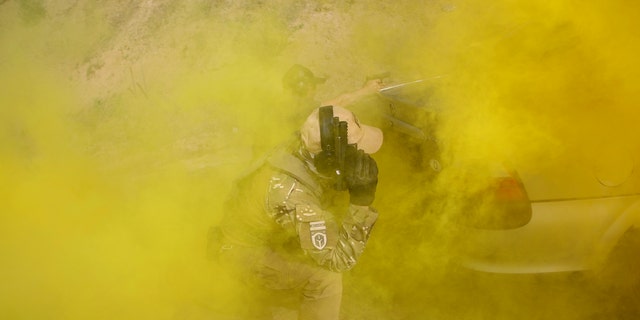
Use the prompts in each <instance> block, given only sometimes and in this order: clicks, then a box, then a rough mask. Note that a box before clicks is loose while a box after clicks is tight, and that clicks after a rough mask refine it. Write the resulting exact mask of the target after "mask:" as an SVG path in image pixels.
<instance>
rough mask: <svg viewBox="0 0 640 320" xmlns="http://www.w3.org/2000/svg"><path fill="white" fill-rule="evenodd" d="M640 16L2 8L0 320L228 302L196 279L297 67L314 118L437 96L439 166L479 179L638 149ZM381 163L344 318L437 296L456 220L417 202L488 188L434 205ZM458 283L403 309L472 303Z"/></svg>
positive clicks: (379, 8) (550, 10)
mask: <svg viewBox="0 0 640 320" xmlns="http://www.w3.org/2000/svg"><path fill="white" fill-rule="evenodd" d="M638 6H639V5H638V4H635V3H632V2H628V1H610V2H603V3H602V4H594V3H582V2H577V1H556V2H549V1H528V2H526V3H525V2H522V1H507V0H501V1H491V2H487V1H473V0H468V1H458V2H456V1H428V2H422V1H408V0H407V1H395V2H388V1H387V2H385V1H348V2H345V3H343V2H340V1H309V2H299V1H293V0H279V1H273V2H270V3H268V4H267V3H259V2H255V3H254V2H252V1H228V2H209V1H193V2H189V3H181V2H174V1H145V2H140V3H135V4H132V3H125V2H122V1H116V2H109V3H98V2H79V1H62V2H56V1H37V0H21V1H17V0H15V1H3V2H0V57H1V58H0V87H1V88H2V91H3V93H2V97H1V98H0V99H1V101H0V165H1V166H0V179H1V181H2V183H1V186H0V318H3V319H21V318H26V319H38V318H48V319H101V318H103V319H114V318H117V319H170V318H172V317H173V316H174V314H176V312H177V313H178V314H180V312H183V311H184V309H185V306H187V307H186V309H188V310H187V311H184V312H186V314H190V315H193V314H194V313H196V314H197V313H198V312H204V313H205V314H206V312H205V311H201V308H200V307H194V308H193V309H194V310H191V309H190V308H189V307H188V306H193V305H196V306H205V307H203V308H204V309H205V310H207V308H208V307H209V306H210V305H211V304H215V303H213V302H222V303H218V304H227V305H232V303H233V301H235V300H234V299H233V294H234V292H235V290H236V289H238V288H237V284H235V283H233V282H232V281H231V280H229V279H227V278H223V277H220V276H219V275H221V274H223V273H222V272H221V271H224V270H218V269H216V267H214V266H212V265H211V264H210V262H208V261H207V260H206V258H205V246H206V239H205V238H206V232H207V228H208V227H209V226H210V225H212V224H215V223H216V222H217V221H218V220H219V219H220V215H221V208H222V205H221V204H222V201H223V199H224V197H225V196H226V193H227V191H228V187H229V185H230V183H231V181H232V179H233V178H234V177H236V176H237V175H239V174H240V173H241V172H243V170H244V169H245V168H246V167H247V166H248V165H249V163H250V162H251V160H253V159H255V158H257V157H259V155H260V153H261V152H263V151H265V150H267V149H268V148H269V147H271V146H273V145H274V144H275V143H277V142H278V141H280V140H281V139H283V138H286V137H287V136H288V134H289V132H290V131H292V130H293V129H294V128H295V127H296V124H295V123H292V122H287V121H283V120H282V114H287V112H290V110H289V109H290V108H289V107H290V103H291V99H290V98H289V97H287V96H286V93H285V92H283V90H282V88H281V83H280V80H281V77H282V75H283V74H284V72H285V71H286V70H287V68H288V67H289V66H291V65H292V64H294V63H301V64H304V65H306V66H308V67H309V68H311V69H312V70H313V71H314V72H316V73H317V74H318V75H319V76H326V77H327V78H328V79H327V83H326V84H324V85H322V86H321V87H319V88H318V95H317V100H318V101H320V100H323V99H328V98H331V97H333V96H335V95H337V94H339V93H342V92H345V91H350V90H354V89H356V88H358V87H359V86H361V85H362V83H363V81H364V79H365V76H366V75H368V74H373V73H378V72H381V71H389V72H391V75H392V80H394V81H398V82H400V81H411V80H416V79H421V78H433V77H438V78H437V79H438V80H436V81H434V82H433V83H434V86H436V89H437V90H436V94H437V98H438V101H439V106H440V107H441V112H442V117H441V124H442V127H441V128H440V131H438V132H437V134H438V136H439V137H441V138H442V139H444V140H446V141H447V144H446V145H445V148H444V150H443V152H444V155H445V159H447V161H451V162H452V163H456V164H458V165H460V164H462V165H461V166H468V167H469V168H473V167H474V166H481V165H482V164H484V163H487V162H492V161H503V160H508V161H511V162H514V163H525V164H531V163H535V162H539V161H547V160H551V159H555V158H558V157H565V156H567V155H576V156H578V155H580V156H583V155H585V154H586V155H590V156H591V155H597V154H598V153H599V152H600V151H599V150H600V149H599V146H602V145H603V144H604V145H607V144H611V143H614V144H618V145H620V146H622V147H627V146H632V145H634V143H636V142H637V133H636V132H637V129H635V125H636V123H638V120H640V114H639V111H638V108H637V106H638V103H639V102H640V94H639V92H638V89H637V79H638V76H639V75H640V67H639V65H638V62H637V61H636V60H637V58H636V57H637V54H638V52H639V48H638V46H640V41H638V40H639V39H638V38H639V37H640V31H638V30H640V28H638V22H637V21H640V20H639V19H638V12H640V10H639V9H640V8H638ZM388 148H395V149H397V152H398V153H397V154H396V155H402V154H403V153H405V152H408V151H407V150H402V147H401V146H400V147H398V146H395V147H392V146H388ZM634 152H637V151H634ZM634 156H636V157H637V156H638V155H637V154H634ZM379 162H380V167H381V168H387V169H391V168H396V169H397V170H399V171H400V173H401V174H395V173H394V172H390V171H389V170H387V171H386V172H384V171H382V172H381V179H380V186H379V192H378V198H377V200H376V205H377V206H378V207H379V209H380V212H381V218H380V221H379V222H378V224H377V226H376V231H375V232H374V234H373V235H372V239H371V242H370V244H369V247H368V251H367V252H366V253H365V254H364V255H363V258H362V261H361V262H360V263H359V265H358V266H357V267H356V269H354V271H353V272H352V273H348V274H347V277H346V280H345V283H346V289H345V298H344V301H345V302H344V308H345V310H347V312H349V313H350V314H351V315H353V316H357V315H359V316H361V317H364V318H367V317H368V318H375V316H376V315H380V314H385V313H387V312H388V314H394V315H398V314H401V313H402V312H403V310H394V307H393V306H394V304H393V302H394V299H395V297H397V295H398V293H402V292H407V291H408V290H415V288H414V287H412V282H413V281H411V277H414V276H415V277H416V278H422V279H423V280H424V281H426V283H433V284H434V286H435V287H437V282H438V280H441V279H440V278H441V277H442V276H443V275H444V274H445V273H446V268H445V266H446V263H445V262H446V261H447V259H448V258H447V253H448V252H449V248H450V247H449V243H454V240H455V238H453V233H452V232H451V231H452V230H451V229H450V226H449V224H447V217H448V214H449V213H450V212H452V211H455V210H456V209H459V208H458V207H457V206H459V203H456V202H455V201H449V202H445V203H442V204H433V203H431V204H429V207H430V208H435V209H432V210H433V212H423V211H422V210H421V209H422V208H423V207H426V206H425V203H424V202H423V198H424V196H425V195H429V194H431V193H433V192H436V191H438V192H440V191H442V192H447V193H450V194H451V195H452V198H453V199H455V196H457V195H458V194H462V193H464V192H467V191H468V190H470V189H473V188H482V187H483V186H482V185H481V183H480V182H479V185H470V184H469V181H484V180H482V179H468V180H462V179H460V177H458V176H456V175H454V174H451V173H450V172H447V171H445V172H443V174H442V177H440V178H439V180H438V181H437V183H436V184H435V185H434V186H433V188H434V189H435V190H434V189H425V188H424V185H422V184H421V182H420V180H416V181H407V180H403V179H398V177H406V176H407V175H409V174H410V172H406V170H409V169H407V167H406V166H404V165H400V164H398V163H397V158H395V157H391V156H389V155H388V154H387V155H385V154H381V155H380V156H379ZM403 170H404V171H403ZM470 171H471V170H470ZM478 172H481V171H478ZM469 174H470V175H473V174H474V172H470V173H469ZM476 178H477V177H476ZM422 225H424V226H425V227H422ZM399 261H401V263H400V262H399ZM399 268H402V269H400V270H402V272H398V273H396V271H397V270H399ZM380 274H385V277H383V278H382V279H381V278H380V277H379V275H380ZM424 278H427V279H426V280H425V279H424ZM458 285H459V286H458V287H444V286H440V287H437V289H438V291H437V293H436V292H434V291H429V290H428V288H424V290H425V292H424V295H420V294H419V295H414V296H420V297H421V298H423V299H420V301H415V303H416V305H419V304H420V303H425V302H424V301H435V302H434V303H437V302H440V303H443V302H442V301H443V300H446V299H447V298H448V297H452V296H454V295H456V294H458V293H459V292H460V291H465V290H466V289H469V290H472V289H473V288H472V287H473V285H472V284H465V283H458ZM488 285H489V286H490V285H491V284H488ZM522 289H523V290H522V291H523V292H525V293H527V292H535V289H536V286H535V285H531V286H529V285H528V284H527V286H524V287H523V288H522ZM494 292H495V294H496V295H498V294H499V293H500V292H501V288H500V287H498V286H496V287H495V290H494ZM438 299H440V300H438ZM497 299H499V298H497ZM423 300H424V301H423ZM452 300H453V299H452ZM560 300H562V299H560ZM256 303H259V302H256ZM465 303H467V304H466V305H465V306H466V307H468V309H473V307H474V305H473V303H474V302H473V301H466V300H465ZM558 304H559V306H558V307H557V308H556V309H554V310H562V311H564V312H566V315H564V314H560V317H562V318H571V314H574V313H572V310H568V308H567V309H563V308H562V305H561V303H558ZM443 305H445V306H446V305H447V304H446V303H443ZM358 306H367V308H360V307H358ZM511 307H512V308H513V310H518V308H519V307H518V305H517V304H516V303H514V305H513V306H511ZM583 307H584V309H585V310H588V309H589V308H591V307H592V306H590V305H588V304H586V303H585V304H584V305H583ZM458 309H464V308H460V307H459V306H458V307H454V306H451V308H450V310H449V311H447V312H451V314H457V315H460V314H461V313H460V311H458V313H456V310H458ZM197 310H200V311H197ZM529 311H530V310H529ZM447 312H443V314H440V316H442V317H446V316H448V315H450V314H448V313H447ZM585 312H586V311H585ZM557 315H558V314H556V316H557ZM465 316H466V317H467V318H470V319H473V318H474V316H473V314H471V313H467V314H465ZM478 317H480V315H478Z"/></svg>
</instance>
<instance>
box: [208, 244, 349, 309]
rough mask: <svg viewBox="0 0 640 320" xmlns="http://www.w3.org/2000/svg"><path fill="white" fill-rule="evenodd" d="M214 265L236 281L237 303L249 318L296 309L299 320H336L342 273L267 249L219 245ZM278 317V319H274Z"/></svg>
mask: <svg viewBox="0 0 640 320" xmlns="http://www.w3.org/2000/svg"><path fill="white" fill-rule="evenodd" d="M218 261H219V262H218V263H219V264H220V265H222V266H224V268H225V269H227V270H229V271H230V273H231V274H232V275H233V276H234V277H236V278H237V279H240V282H239V283H241V285H242V286H243V290H242V292H243V293H242V294H241V295H240V296H241V297H239V299H240V300H245V301H246V305H247V308H249V309H246V310H244V312H248V313H250V315H247V317H248V318H251V319H260V318H262V319H274V315H273V314H274V311H275V310H279V309H280V310H281V309H282V308H287V309H293V310H297V313H298V316H297V319H299V320H338V319H339V314H340V302H341V298H342V274H340V273H338V272H333V271H329V270H327V269H324V268H321V267H320V266H317V265H314V264H313V263H310V262H307V261H302V260H300V259H295V258H291V257H287V256H286V255H284V254H282V253H279V252H276V251H274V250H271V249H269V248H248V247H238V246H232V245H228V244H223V245H222V246H221V248H220V251H219V255H218ZM275 318H278V317H275Z"/></svg>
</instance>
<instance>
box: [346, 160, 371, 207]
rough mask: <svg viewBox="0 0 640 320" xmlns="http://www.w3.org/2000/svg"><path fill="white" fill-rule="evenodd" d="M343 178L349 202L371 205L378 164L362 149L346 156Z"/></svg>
mask: <svg viewBox="0 0 640 320" xmlns="http://www.w3.org/2000/svg"><path fill="white" fill-rule="evenodd" d="M346 160H347V165H346V174H345V180H346V183H347V188H348V189H349V198H350V200H349V201H350V202H351V204H354V205H358V206H368V205H371V203H372V202H373V199H374V198H375V195H376V186H377V185H378V165H377V164H376V161H375V160H373V158H371V156H370V155H368V154H366V153H364V151H362V150H357V151H354V152H350V153H349V156H348V157H347V159H346Z"/></svg>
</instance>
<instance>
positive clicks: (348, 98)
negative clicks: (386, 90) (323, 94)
mask: <svg viewBox="0 0 640 320" xmlns="http://www.w3.org/2000/svg"><path fill="white" fill-rule="evenodd" d="M382 88H383V84H382V80H381V79H372V80H368V81H367V82H366V83H365V84H364V86H362V88H360V89H358V90H356V91H353V92H348V93H343V94H341V95H339V96H337V97H335V98H332V99H329V100H325V101H322V105H323V106H336V107H343V108H345V107H348V106H350V105H352V104H354V103H356V102H357V101H358V100H360V99H362V98H364V97H366V96H369V95H372V94H374V93H377V92H379V91H380V89H382Z"/></svg>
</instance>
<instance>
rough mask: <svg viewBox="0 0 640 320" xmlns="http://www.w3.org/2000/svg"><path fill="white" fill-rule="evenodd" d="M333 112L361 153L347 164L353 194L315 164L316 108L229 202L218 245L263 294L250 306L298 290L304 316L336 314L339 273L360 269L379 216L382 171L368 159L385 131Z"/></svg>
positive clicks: (223, 255) (317, 141)
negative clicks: (336, 185)
mask: <svg viewBox="0 0 640 320" xmlns="http://www.w3.org/2000/svg"><path fill="white" fill-rule="evenodd" d="M333 112H334V116H335V117H338V118H339V119H340V120H341V121H346V122H347V126H348V143H349V144H357V148H358V151H357V152H356V153H354V154H352V155H351V156H350V157H349V159H348V160H349V161H348V163H349V165H348V166H347V169H346V186H347V189H348V192H341V191H337V190H334V188H333V187H332V186H333V185H334V184H333V183H334V181H332V179H333V178H332V177H330V176H327V175H324V174H321V173H319V172H318V169H317V168H316V165H315V164H314V157H315V156H316V155H317V154H318V153H320V152H321V151H322V148H321V146H320V128H319V120H318V109H316V110H314V112H313V113H312V114H311V115H310V116H309V117H308V118H307V120H306V122H305V123H304V125H303V126H302V128H301V130H300V131H299V135H298V136H297V137H296V139H293V142H292V143H289V144H288V145H286V146H284V147H282V148H280V149H278V150H277V151H275V152H274V153H272V154H271V155H270V156H268V157H267V158H266V159H265V161H263V162H262V163H261V164H260V165H259V166H258V168H257V169H256V170H253V171H252V172H251V173H250V174H248V175H246V176H245V177H244V178H242V179H241V180H239V181H238V183H237V185H236V188H235V191H234V192H233V193H232V196H231V197H230V198H229V202H228V206H227V207H226V216H225V217H224V219H223V221H222V223H221V225H220V230H221V234H222V238H223V240H222V244H221V246H216V248H217V247H220V250H219V252H218V256H219V258H220V260H221V261H223V262H224V263H227V264H230V265H231V266H233V267H234V269H235V270H236V271H237V274H238V275H239V276H241V277H243V278H245V279H247V282H248V283H250V286H249V288H251V289H250V290H248V291H250V292H251V293H254V294H257V293H258V292H261V293H265V295H262V296H257V295H254V296H253V297H252V299H253V302H254V303H253V304H252V305H251V306H248V308H250V309H251V308H257V304H259V303H260V302H264V301H262V300H269V299H278V300H280V299H281V298H280V295H278V293H281V292H295V293H296V294H297V298H298V300H297V301H298V306H297V309H298V317H299V319H338V317H339V311H340V300H341V296H342V275H341V272H342V271H345V270H349V269H351V268H352V267H353V266H354V265H355V264H356V262H357V261H358V258H359V257H360V255H361V254H362V253H363V251H364V249H365V245H366V243H367V240H368V238H369V235H370V233H371V229H372V227H373V225H374V223H375V222H376V219H377V217H378V213H377V212H376V210H375V209H374V208H373V207H371V203H372V202H373V200H374V197H375V189H376V185H377V174H378V169H377V165H376V162H375V161H374V160H373V159H372V158H371V157H370V156H369V154H371V153H374V152H376V151H377V150H378V149H379V148H380V146H381V145H382V132H381V131H380V130H379V129H378V128H374V127H370V126H365V125H362V124H359V123H358V121H357V119H356V117H355V115H353V113H352V112H351V111H348V110H346V109H344V108H340V107H334V108H333ZM354 150H355V149H354ZM254 288H255V289H254ZM257 288H261V289H257ZM262 288H264V289H267V291H263V290H262ZM258 300H260V301H258ZM256 303H257V304H256ZM252 317H255V315H252Z"/></svg>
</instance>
